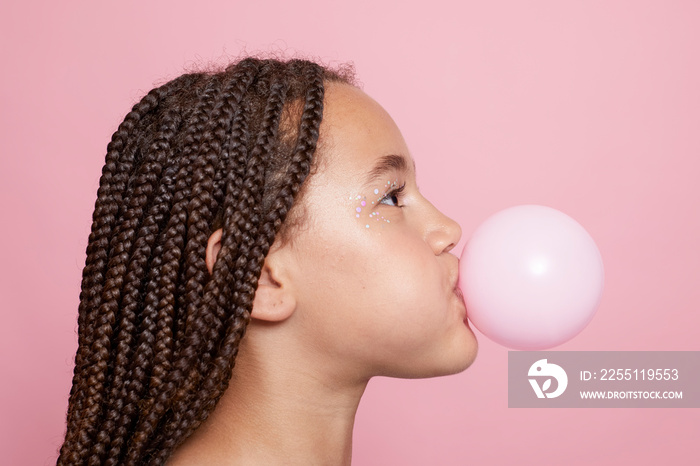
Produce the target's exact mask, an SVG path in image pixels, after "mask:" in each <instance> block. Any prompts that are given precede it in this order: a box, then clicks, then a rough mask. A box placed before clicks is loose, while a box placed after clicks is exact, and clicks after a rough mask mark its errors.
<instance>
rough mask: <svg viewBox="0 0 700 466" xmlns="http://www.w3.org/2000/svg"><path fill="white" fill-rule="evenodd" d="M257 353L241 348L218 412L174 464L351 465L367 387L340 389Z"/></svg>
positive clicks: (174, 458)
mask: <svg viewBox="0 0 700 466" xmlns="http://www.w3.org/2000/svg"><path fill="white" fill-rule="evenodd" d="M249 337H250V335H247V338H245V339H244V342H245V341H246V340H247V341H250V340H252V338H249ZM244 344H245V343H244ZM251 349H252V348H241V351H240V352H239V357H238V358H237V360H236V366H235V369H234V372H233V376H232V378H231V381H230V383H229V387H228V388H227V389H226V392H225V393H224V395H223V396H222V398H221V400H220V401H219V403H218V404H217V406H216V409H215V410H214V411H213V412H212V414H211V415H210V416H209V418H208V419H207V420H206V421H205V422H204V423H203V424H202V425H201V426H200V427H199V428H198V429H197V430H196V431H195V433H194V434H193V435H192V436H191V437H189V438H188V439H187V440H186V441H185V443H183V444H182V445H181V446H180V448H179V449H178V450H177V451H176V452H175V454H174V455H173V456H172V458H171V460H170V462H169V463H168V464H169V466H172V465H180V464H212V465H213V464H217V465H226V464H251V465H255V464H265V465H275V464H285V465H296V464H299V465H301V464H304V465H308V464H318V465H350V460H351V455H352V433H353V425H354V422H355V413H356V412H357V407H358V405H359V403H360V398H361V397H362V394H363V392H364V390H365V387H366V385H367V381H359V382H353V383H348V382H347V381H345V382H344V383H341V382H340V381H338V380H337V378H334V377H332V376H330V375H329V374H324V373H321V372H319V371H314V370H313V369H311V368H309V367H306V368H302V369H301V370H300V369H299V367H298V366H297V365H295V364H293V361H291V360H290V359H294V358H289V357H282V358H255V357H253V356H252V355H254V354H255V352H254V351H250V350H251Z"/></svg>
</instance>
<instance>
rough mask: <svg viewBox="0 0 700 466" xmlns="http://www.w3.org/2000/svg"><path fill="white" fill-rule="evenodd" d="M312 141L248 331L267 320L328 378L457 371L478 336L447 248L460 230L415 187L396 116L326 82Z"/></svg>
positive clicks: (358, 94)
mask: <svg viewBox="0 0 700 466" xmlns="http://www.w3.org/2000/svg"><path fill="white" fill-rule="evenodd" d="M320 141H321V143H320V150H319V151H318V152H319V153H317V157H320V160H319V161H318V170H317V171H316V172H315V173H313V174H312V175H311V176H310V177H309V178H308V180H307V181H306V183H307V184H306V186H305V188H304V193H303V196H302V197H301V199H300V200H299V201H297V202H301V204H302V205H301V206H300V207H301V212H302V214H301V215H302V218H303V220H302V222H301V224H300V225H299V226H296V225H295V227H294V228H293V229H292V233H291V235H290V239H289V241H286V242H276V243H275V244H274V245H273V247H272V248H271V250H270V253H269V254H268V256H267V258H266V262H265V266H264V268H263V274H262V276H261V279H260V282H259V284H258V291H257V292H256V297H255V302H254V305H253V311H252V318H253V320H252V322H251V325H250V326H249V332H251V333H253V334H254V335H253V336H251V337H250V338H256V337H257V335H255V334H259V332H258V331H257V330H256V325H258V326H259V325H261V322H260V321H261V320H262V321H275V322H274V323H273V325H274V326H275V330H274V331H275V332H277V333H278V334H279V336H277V337H275V339H274V340H273V339H271V341H278V340H279V339H282V338H286V339H287V341H288V342H291V343H290V344H292V345H293V346H294V347H295V348H294V353H295V354H302V355H304V359H305V361H306V362H307V364H308V366H309V367H315V368H320V370H321V371H322V372H323V374H322V375H323V377H324V380H327V381H332V380H337V381H350V382H352V381H353V380H356V381H358V382H363V381H364V382H366V381H367V380H368V379H369V378H371V377H373V376H376V375H382V376H391V377H402V378H418V377H432V376H439V375H446V374H452V373H457V372H460V371H462V370H464V369H465V368H467V367H468V366H469V365H470V364H471V363H472V362H473V361H474V358H475V357H476V353H477V341H476V338H475V336H474V334H473V333H472V331H471V329H470V328H469V326H468V324H467V320H466V309H465V306H464V303H463V300H462V299H461V297H460V296H458V294H457V293H456V286H457V279H458V259H457V258H456V257H455V256H454V255H453V254H451V253H450V252H449V251H450V250H451V249H452V248H453V247H454V246H455V245H456V244H457V242H458V241H459V239H460V235H461V230H460V227H459V225H458V224H457V223H456V222H454V221H453V220H451V219H450V218H448V217H446V216H445V215H444V214H442V213H441V212H440V211H439V210H437V209H436V208H435V207H434V206H433V205H432V204H431V203H430V202H429V201H428V200H427V199H425V198H424V197H423V196H422V195H421V193H420V192H419V190H418V186H417V185H416V172H415V165H414V162H413V160H412V159H411V158H410V156H409V151H408V148H407V146H406V143H405V141H404V139H403V136H402V135H401V133H400V131H399V129H398V128H397V126H396V124H395V123H394V121H393V120H392V119H391V117H390V116H389V114H388V113H387V112H386V111H385V110H384V109H383V108H382V107H381V106H380V105H379V104H378V103H377V102H375V101H374V100H372V99H371V98H370V97H369V96H367V95H366V94H365V93H364V92H362V91H361V90H359V89H357V88H355V87H352V86H350V85H346V84H334V83H329V84H327V85H326V93H325V100H324V114H323V122H322V124H321V128H320ZM270 290H272V291H270ZM267 324H268V323H265V322H263V324H262V325H264V326H265V327H266V328H267V329H268V330H270V328H271V326H270V325H267ZM282 334H284V335H285V336H284V337H283V336H282ZM289 335H293V338H290V337H289ZM253 345H254V344H253ZM242 351H245V349H242Z"/></svg>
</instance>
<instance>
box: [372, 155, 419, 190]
mask: <svg viewBox="0 0 700 466" xmlns="http://www.w3.org/2000/svg"><path fill="white" fill-rule="evenodd" d="M415 170H416V163H415V162H413V171H415ZM392 171H400V172H408V171H409V168H408V160H407V159H406V157H404V156H403V155H397V154H389V155H385V156H383V157H381V158H380V159H379V160H378V161H377V163H376V164H375V165H374V167H373V168H372V170H371V171H370V172H369V173H368V174H367V181H366V183H367V184H372V183H373V182H375V181H377V180H378V179H379V178H381V177H382V176H384V175H386V174H387V173H390V172H392Z"/></svg>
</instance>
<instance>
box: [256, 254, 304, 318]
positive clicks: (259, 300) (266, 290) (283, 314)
mask: <svg viewBox="0 0 700 466" xmlns="http://www.w3.org/2000/svg"><path fill="white" fill-rule="evenodd" d="M269 259H273V258H270V256H268V258H267V259H266V260H265V264H264V265H263V269H262V273H261V274H260V280H258V288H257V290H256V291H255V299H254V300H253V312H252V313H251V317H252V318H253V319H258V320H265V321H268V322H281V321H283V320H286V319H288V318H289V317H290V316H291V315H292V314H293V313H294V310H295V309H296V299H295V297H294V293H293V292H292V291H291V290H290V289H289V287H288V286H287V284H285V283H284V282H283V281H282V280H279V279H278V278H277V277H276V276H275V272H274V266H273V264H271V263H270V262H272V263H274V259H273V260H269Z"/></svg>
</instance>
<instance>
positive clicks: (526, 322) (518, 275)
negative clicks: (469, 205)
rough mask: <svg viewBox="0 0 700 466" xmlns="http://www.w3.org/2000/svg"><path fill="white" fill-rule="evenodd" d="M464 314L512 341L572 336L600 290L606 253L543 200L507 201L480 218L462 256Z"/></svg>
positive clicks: (538, 344) (524, 344)
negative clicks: (534, 202)
mask: <svg viewBox="0 0 700 466" xmlns="http://www.w3.org/2000/svg"><path fill="white" fill-rule="evenodd" d="M459 267H460V279H459V286H460V289H461V290H462V293H463V294H464V300H465V303H466V306H467V315H468V317H469V320H470V321H471V322H472V323H473V324H474V326H476V328H477V329H479V331H481V332H482V333H483V334H484V335H486V336H487V337H489V338H490V339H491V340H493V341H495V342H497V343H499V344H501V345H503V346H507V347H509V348H513V349H520V350H540V349H546V348H551V347H554V346H557V345H560V344H562V343H564V342H566V341H568V340H570V339H571V338H573V337H574V336H576V335H577V334H578V333H579V332H581V330H583V329H584V327H585V326H586V325H588V323H589V322H590V321H591V319H593V316H594V314H595V312H596V310H597V309H598V305H599V304H600V299H601V297H602V294H603V281H604V272H603V260H602V258H601V256H600V252H599V251H598V248H597V246H596V244H595V242H594V241H593V238H591V236H590V235H589V234H588V232H587V231H586V230H585V229H584V228H583V227H582V226H581V225H579V224H578V223H577V222H576V221H575V220H574V219H572V218H571V217H569V216H568V215H566V214H564V213H562V212H560V211H558V210H555V209H552V208H551V207H545V206H540V205H521V206H515V207H510V208H508V209H505V210H502V211H500V212H497V213H496V214H494V215H492V216H491V217H489V218H488V219H486V221H485V222H484V223H482V224H481V225H480V226H479V227H478V228H477V229H476V231H475V232H474V234H473V235H472V237H471V238H470V240H469V242H468V243H467V245H466V247H465V248H464V251H463V252H462V258H461V261H460V266H459Z"/></svg>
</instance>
